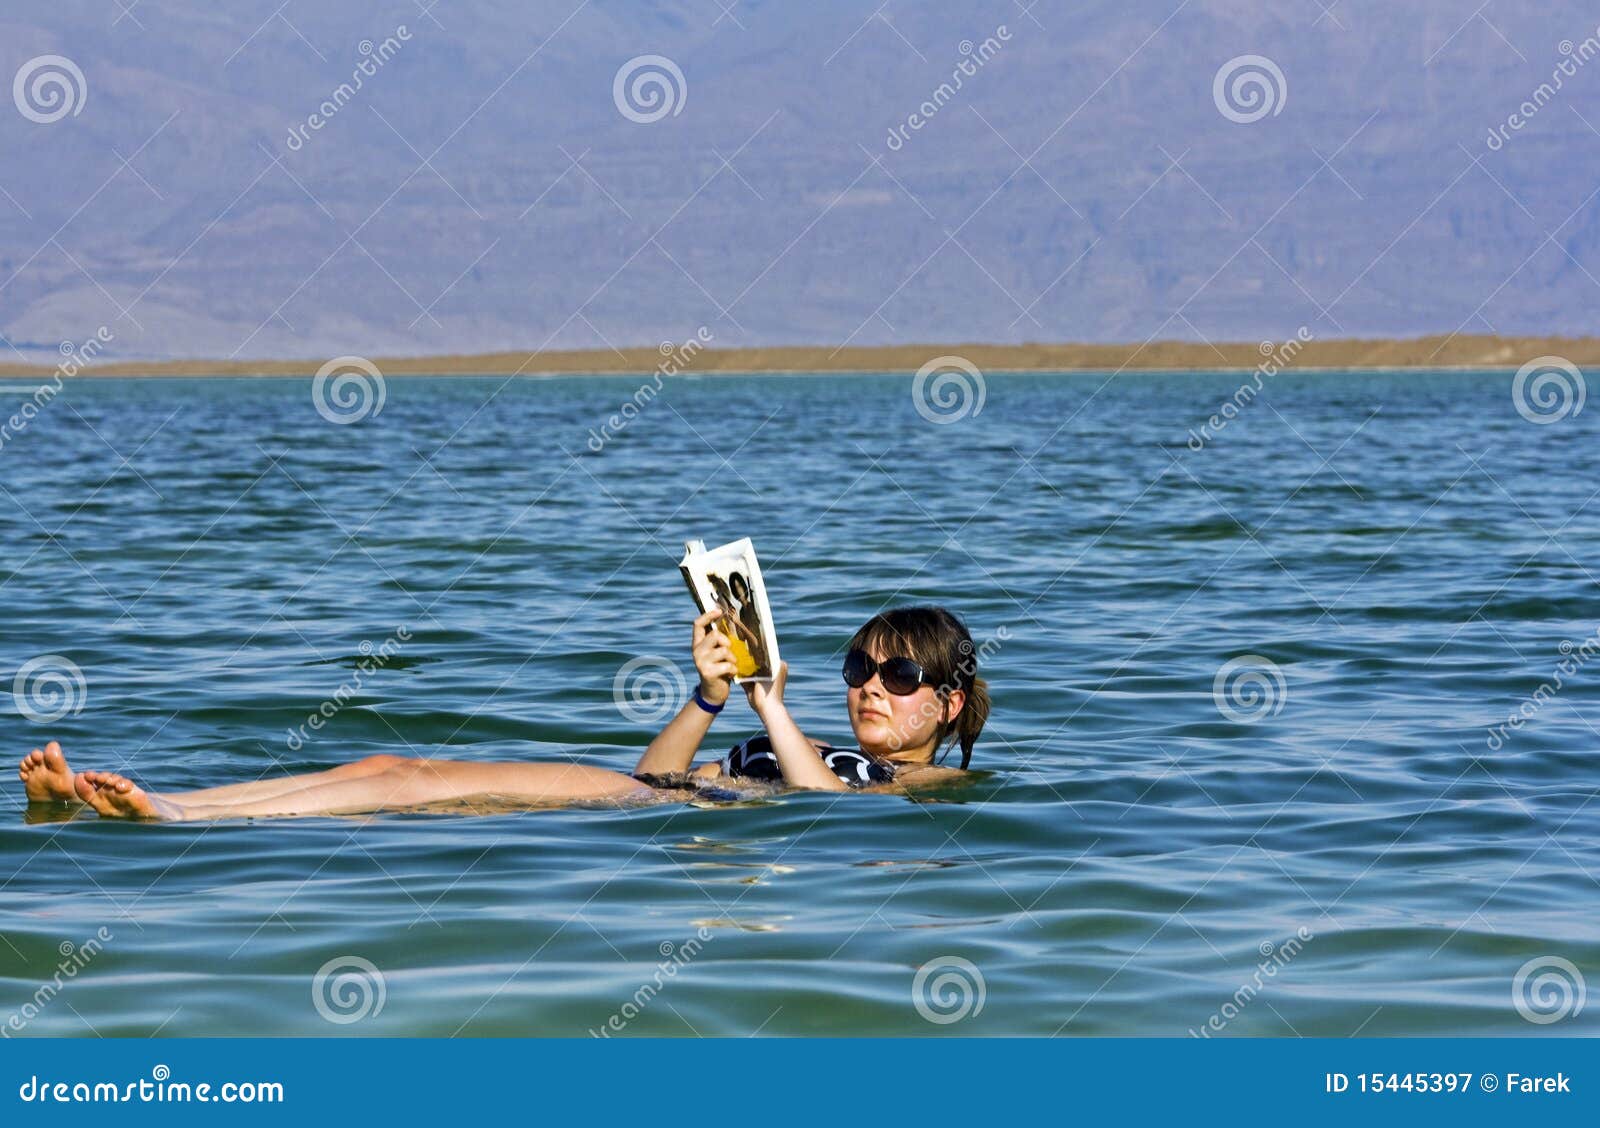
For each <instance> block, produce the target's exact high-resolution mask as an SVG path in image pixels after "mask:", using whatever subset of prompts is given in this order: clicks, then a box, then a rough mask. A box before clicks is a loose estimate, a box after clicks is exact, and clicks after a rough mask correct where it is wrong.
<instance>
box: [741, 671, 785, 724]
mask: <svg viewBox="0 0 1600 1128" xmlns="http://www.w3.org/2000/svg"><path fill="white" fill-rule="evenodd" d="M788 680H789V663H787V662H779V663H778V672H777V674H776V675H774V677H773V679H772V681H771V682H770V683H768V682H754V681H748V682H745V683H744V695H745V697H746V698H747V699H748V700H749V702H750V708H752V709H754V710H755V711H756V715H757V716H760V715H763V714H764V713H765V712H766V710H768V709H773V708H777V709H782V708H783V687H784V683H785V682H787V681H788Z"/></svg>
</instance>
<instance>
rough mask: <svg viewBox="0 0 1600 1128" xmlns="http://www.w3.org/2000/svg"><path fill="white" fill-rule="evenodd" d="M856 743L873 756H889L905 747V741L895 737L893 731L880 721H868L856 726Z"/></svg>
mask: <svg viewBox="0 0 1600 1128" xmlns="http://www.w3.org/2000/svg"><path fill="white" fill-rule="evenodd" d="M856 743H857V744H858V745H860V746H861V750H862V751H864V752H869V753H871V754H872V755H874V756H890V755H893V754H894V753H896V752H899V751H900V750H901V749H903V748H904V747H905V741H903V740H898V739H896V738H895V731H894V729H893V728H891V727H890V726H889V725H886V724H883V723H882V722H880V721H868V722H867V723H865V724H863V725H860V726H858V727H857V728H856Z"/></svg>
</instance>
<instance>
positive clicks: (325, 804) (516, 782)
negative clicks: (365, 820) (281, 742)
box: [78, 757, 650, 820]
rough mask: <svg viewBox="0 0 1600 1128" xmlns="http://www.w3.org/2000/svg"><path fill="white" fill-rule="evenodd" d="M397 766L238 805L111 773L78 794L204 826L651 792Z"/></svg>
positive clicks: (635, 784) (603, 776)
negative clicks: (160, 790)
mask: <svg viewBox="0 0 1600 1128" xmlns="http://www.w3.org/2000/svg"><path fill="white" fill-rule="evenodd" d="M396 759H398V761H399V762H398V763H397V764H394V765H392V766H390V767H386V768H384V769H383V770H382V771H379V772H376V773H374V774H371V775H367V776H362V777H357V778H348V779H341V780H335V781H330V782H326V783H316V784H312V785H311V786H309V787H305V788H302V789H301V790H298V791H292V792H288V793H286V794H282V795H277V796H269V797H265V798H254V799H250V798H247V799H243V800H239V801H234V802H223V803H211V804H206V803H195V802H194V801H193V800H192V799H191V798H190V797H189V796H187V795H182V794H178V795H159V794H153V793H150V792H146V791H144V790H142V789H141V788H139V787H138V786H137V785H135V784H134V783H133V782H132V781H131V780H128V779H126V778H124V777H123V776H120V775H116V774H114V773H111V772H84V773H82V775H81V776H80V777H79V779H80V780H81V781H83V782H82V783H81V784H80V786H79V788H78V794H79V796H80V797H81V798H82V799H83V800H84V802H86V803H88V804H90V805H91V806H92V807H94V809H95V810H96V811H98V812H99V813H100V814H102V815H106V816H108V817H113V818H116V817H123V818H129V817H131V818H156V819H171V820H196V819H222V818H250V817H269V816H274V815H343V814H360V813H365V812H371V811H381V810H385V809H394V808H404V807H417V806H421V805H423V804H427V803H438V802H444V801H449V800H458V799H470V798H472V797H474V796H491V795H492V796H498V797H503V798H507V799H511V800H514V801H517V802H524V803H530V804H533V803H561V802H571V801H574V800H585V799H616V798H622V797H624V796H628V795H636V794H640V793H641V792H643V793H648V792H649V790H650V789H649V788H648V787H646V786H645V785H644V784H641V783H640V782H639V781H638V780H636V779H633V778H632V777H631V776H625V775H623V774H621V773H620V772H612V771H606V770H605V769H603V768H591V767H585V766H582V765H578V764H503V763H499V764H495V763H491V764H480V763H473V762H470V761H463V760H407V759H402V758H398V757H397V758H396Z"/></svg>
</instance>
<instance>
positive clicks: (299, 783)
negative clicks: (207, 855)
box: [167, 755, 405, 806]
mask: <svg viewBox="0 0 1600 1128" xmlns="http://www.w3.org/2000/svg"><path fill="white" fill-rule="evenodd" d="M404 761H405V757H403V756H387V755H383V756H368V757H367V758H366V759H364V760H357V761H356V762H355V763H353V764H341V765H340V766H339V767H337V768H330V769H329V770H327V771H324V772H306V773H304V774H302V775H286V776H274V777H273V778H272V779H259V780H255V781H254V782H252V783H230V784H228V785H226V786H224V787H207V788H204V789H202V790H199V791H180V792H176V793H173V794H169V795H167V798H168V799H171V800H173V801H174V802H177V803H180V804H182V805H184V806H193V805H202V806H212V805H215V804H218V803H239V802H245V801H247V800H253V799H270V798H273V797H275V796H278V795H286V794H288V793H289V792H291V791H303V790H305V789H306V788H308V787H314V786H316V785H318V784H323V783H337V782H339V781H341V780H347V779H361V778H363V777H365V776H370V775H377V774H378V773H379V772H381V771H384V770H386V769H388V768H392V767H394V766H395V765H396V764H400V763H403V762H404Z"/></svg>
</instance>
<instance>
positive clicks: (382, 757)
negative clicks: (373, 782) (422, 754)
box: [352, 752, 410, 772]
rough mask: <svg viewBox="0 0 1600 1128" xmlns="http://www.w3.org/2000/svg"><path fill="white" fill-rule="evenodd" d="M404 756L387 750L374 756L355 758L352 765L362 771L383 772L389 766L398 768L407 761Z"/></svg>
mask: <svg viewBox="0 0 1600 1128" xmlns="http://www.w3.org/2000/svg"><path fill="white" fill-rule="evenodd" d="M409 762H410V761H409V760H408V759H407V758H406V757H405V756H395V755H393V754H391V753H388V752H380V753H378V754H377V755H376V756H368V757H366V758H365V759H361V760H357V761H356V762H355V764H354V765H352V766H353V767H357V768H361V769H363V771H364V772H383V771H388V770H389V769H390V768H398V767H399V766H400V765H401V764H405V763H409Z"/></svg>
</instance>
